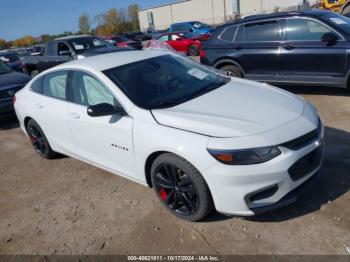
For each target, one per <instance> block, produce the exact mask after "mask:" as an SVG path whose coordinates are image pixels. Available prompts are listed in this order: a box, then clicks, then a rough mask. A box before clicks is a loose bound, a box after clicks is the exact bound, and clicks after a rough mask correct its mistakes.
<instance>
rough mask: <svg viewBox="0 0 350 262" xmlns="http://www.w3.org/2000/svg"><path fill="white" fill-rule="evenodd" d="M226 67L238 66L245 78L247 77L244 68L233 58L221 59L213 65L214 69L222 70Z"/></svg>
mask: <svg viewBox="0 0 350 262" xmlns="http://www.w3.org/2000/svg"><path fill="white" fill-rule="evenodd" d="M226 65H234V66H237V67H238V68H239V70H241V72H242V75H243V77H244V76H245V71H244V69H243V67H242V66H241V65H240V64H239V63H238V62H237V61H236V60H234V59H232V58H220V59H219V60H217V61H215V63H214V64H213V67H215V68H217V69H220V68H221V67H223V66H226Z"/></svg>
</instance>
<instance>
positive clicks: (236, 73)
mask: <svg viewBox="0 0 350 262" xmlns="http://www.w3.org/2000/svg"><path fill="white" fill-rule="evenodd" d="M219 69H220V70H223V71H225V72H226V74H227V76H231V77H239V78H242V77H243V75H242V72H241V70H240V69H239V68H238V67H237V66H234V65H225V66H222V67H220V68H219Z"/></svg>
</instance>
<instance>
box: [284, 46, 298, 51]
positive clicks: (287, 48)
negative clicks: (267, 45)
mask: <svg viewBox="0 0 350 262" xmlns="http://www.w3.org/2000/svg"><path fill="white" fill-rule="evenodd" d="M294 48H295V47H294V46H292V45H284V46H283V49H285V50H293V49H294Z"/></svg>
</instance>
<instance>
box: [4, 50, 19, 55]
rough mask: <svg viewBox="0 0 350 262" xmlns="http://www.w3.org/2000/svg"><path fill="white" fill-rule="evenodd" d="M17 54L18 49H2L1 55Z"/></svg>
mask: <svg viewBox="0 0 350 262" xmlns="http://www.w3.org/2000/svg"><path fill="white" fill-rule="evenodd" d="M10 54H17V52H16V51H0V55H10Z"/></svg>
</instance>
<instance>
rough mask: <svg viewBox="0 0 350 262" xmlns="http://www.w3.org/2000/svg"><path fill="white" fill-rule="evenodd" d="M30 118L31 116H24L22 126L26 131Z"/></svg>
mask: <svg viewBox="0 0 350 262" xmlns="http://www.w3.org/2000/svg"><path fill="white" fill-rule="evenodd" d="M32 119H33V118H32V117H30V116H26V117H25V118H24V121H23V124H24V128H25V129H26V131H27V125H28V122H29V120H32Z"/></svg>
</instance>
